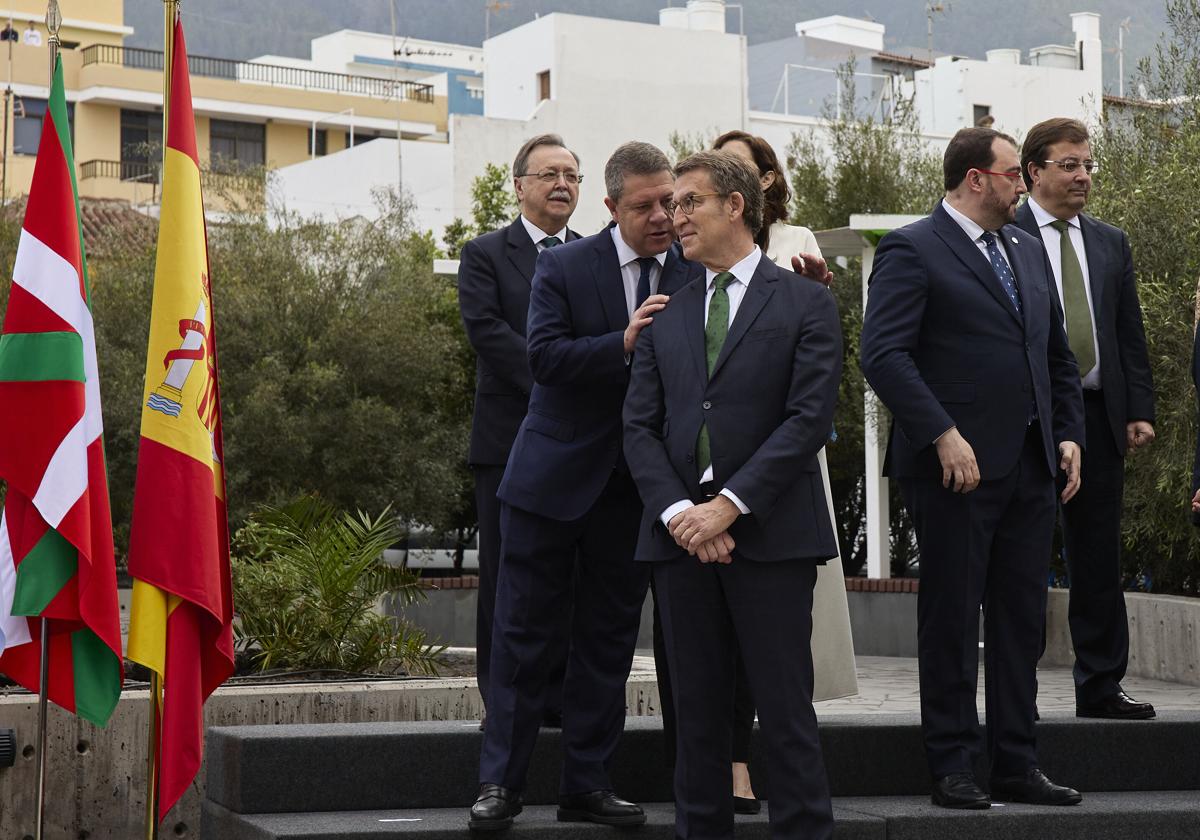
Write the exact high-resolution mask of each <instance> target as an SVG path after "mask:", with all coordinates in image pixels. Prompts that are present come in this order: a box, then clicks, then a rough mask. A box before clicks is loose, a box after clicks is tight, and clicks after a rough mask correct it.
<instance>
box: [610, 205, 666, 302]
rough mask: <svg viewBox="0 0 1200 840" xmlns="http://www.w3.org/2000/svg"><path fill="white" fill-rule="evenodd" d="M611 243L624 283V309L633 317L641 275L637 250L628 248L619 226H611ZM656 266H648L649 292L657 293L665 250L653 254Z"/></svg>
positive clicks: (664, 260) (664, 259)
mask: <svg viewBox="0 0 1200 840" xmlns="http://www.w3.org/2000/svg"><path fill="white" fill-rule="evenodd" d="M612 238H613V244H614V245H616V246H617V262H618V263H620V264H621V280H622V282H624V284H625V309H626V310H627V311H628V312H629V317H630V318H632V317H633V310H634V309H636V308H637V305H636V300H637V285H638V278H639V277H641V276H642V264H641V263H639V262H638V253H637V251H635V250H633V249H632V248H630V247H629V246H628V245H627V244H626V243H625V240H624V239H622V238H621V226H620V225H613V226H612ZM654 259H655V261H656V262H657V263H658V265H657V266H651V267H650V294H652V295H656V294H658V280H659V278H660V277H662V270H663V263H665V262H666V261H667V252H666V251H663V252H662V253H661V254H655V255H654Z"/></svg>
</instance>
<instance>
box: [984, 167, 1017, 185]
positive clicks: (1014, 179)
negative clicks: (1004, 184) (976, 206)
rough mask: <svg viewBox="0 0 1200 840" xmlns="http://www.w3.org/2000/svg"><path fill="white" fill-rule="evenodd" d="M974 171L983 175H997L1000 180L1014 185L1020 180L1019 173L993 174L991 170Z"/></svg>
mask: <svg viewBox="0 0 1200 840" xmlns="http://www.w3.org/2000/svg"><path fill="white" fill-rule="evenodd" d="M975 171H976V172H980V173H982V174H984V175H999V176H1000V177H1001V178H1007V179H1008V180H1010V181H1012V182H1013V183H1016V182H1017V181H1019V180H1021V173H1020V172H993V171H992V170H991V169H976V170H975Z"/></svg>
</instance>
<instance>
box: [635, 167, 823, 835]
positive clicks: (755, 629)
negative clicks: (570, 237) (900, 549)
mask: <svg viewBox="0 0 1200 840" xmlns="http://www.w3.org/2000/svg"><path fill="white" fill-rule="evenodd" d="M675 172H676V175H677V177H678V180H677V181H676V182H675V193H674V199H673V204H672V210H673V218H674V223H675V229H676V232H677V233H678V234H679V237H680V242H681V244H682V247H683V252H684V255H685V256H686V257H687V258H688V259H689V260H694V261H698V262H699V263H701V264H702V265H703V266H704V271H703V273H702V274H701V275H700V276H698V277H696V279H694V280H693V281H692V282H691V283H689V284H688V285H687V286H686V287H684V288H683V289H682V290H681V291H679V292H677V293H676V294H675V295H674V296H673V298H672V301H671V304H670V305H669V306H668V307H667V308H666V309H665V310H664V311H663V312H661V313H659V314H658V316H657V317H655V319H654V323H653V325H651V326H650V327H649V328H647V329H646V330H644V331H643V332H642V335H641V336H640V337H639V340H638V344H637V349H636V352H635V353H634V361H633V374H632V379H631V381H630V385H629V393H628V395H627V396H626V400H625V452H626V456H627V458H628V460H629V466H630V470H631V471H632V472H633V474H634V477H635V479H636V480H637V484H638V489H639V490H640V491H641V495H642V498H643V499H644V500H645V503H646V505H645V507H646V510H645V518H644V520H643V523H642V528H641V534H640V538H639V541H638V553H637V559H638V560H639V561H647V562H646V563H645V565H651V566H653V569H654V571H653V574H654V580H655V587H656V592H657V594H658V602H659V609H660V611H661V613H662V618H663V628H664V630H665V631H666V639H665V641H666V649H667V656H668V659H669V662H670V668H671V677H672V682H673V684H674V686H675V703H676V716H677V725H678V739H677V742H678V743H677V751H676V759H675V810H676V822H675V833H676V836H677V837H680V838H732V836H733V802H732V798H731V797H730V796H729V789H730V786H731V771H730V768H731V759H730V749H731V746H730V745H731V731H732V720H733V708H732V706H733V695H732V692H731V690H730V686H732V684H733V682H734V677H735V665H734V653H735V648H736V650H737V651H738V652H740V654H741V657H742V661H743V662H744V663H745V666H746V670H747V673H748V675H749V678H750V682H751V685H752V686H753V689H754V696H755V697H756V698H759V704H758V706H759V717H760V720H761V721H762V726H763V731H764V734H765V736H766V739H767V743H768V745H769V759H768V760H769V764H770V774H771V796H770V817H771V835H772V837H777V838H791V837H804V838H806V839H807V840H824V839H825V838H828V837H830V836H832V833H833V815H832V808H831V804H830V799H829V785H828V781H827V779H826V776H825V768H824V764H823V761H822V757H821V747H820V742H819V740H818V737H817V720H816V715H815V713H814V712H813V707H812V689H813V670H812V657H811V656H810V651H809V644H808V641H809V637H810V636H811V633H812V615H811V610H812V598H813V585H814V584H815V582H816V574H817V566H818V565H819V564H821V563H824V562H825V561H826V560H828V559H829V558H832V557H836V556H837V544H836V537H835V536H834V534H833V529H832V527H831V526H830V523H829V517H828V515H827V514H826V512H825V503H824V487H823V485H822V482H821V476H820V473H819V472H818V470H817V453H818V451H819V450H820V449H821V447H822V446H823V445H824V443H825V441H826V440H827V438H828V435H829V429H830V426H831V424H832V422H833V412H834V405H835V402H836V399H837V390H838V383H839V380H840V375H841V367H842V343H841V331H840V326H839V322H838V315H837V309H836V307H835V305H834V302H833V298H832V296H831V295H830V293H829V291H828V290H827V289H826V288H825V287H824V286H822V285H818V284H816V283H804V282H794V281H793V280H792V278H793V277H794V276H795V275H794V274H792V272H789V271H785V270H782V269H780V268H778V267H776V266H775V264H774V263H772V262H771V261H770V260H768V259H767V258H766V257H765V256H764V255H763V254H762V252H761V251H760V250H759V249H758V247H757V246H756V245H755V244H754V236H755V234H756V233H757V231H758V230H759V228H760V227H761V225H762V211H763V194H762V188H761V186H760V184H759V177H758V172H757V170H756V169H755V168H753V167H752V166H751V165H749V164H747V163H746V162H745V161H743V160H742V159H741V158H738V157H736V156H734V155H731V154H729V153H728V152H700V153H698V154H695V155H692V156H691V157H689V158H688V159H687V160H685V161H683V162H682V163H680V164H679V165H678V166H677V167H676V170H675Z"/></svg>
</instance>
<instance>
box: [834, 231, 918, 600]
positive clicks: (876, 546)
mask: <svg viewBox="0 0 1200 840" xmlns="http://www.w3.org/2000/svg"><path fill="white" fill-rule="evenodd" d="M920 218H922V217H921V216H903V215H869V214H854V215H852V216H851V217H850V224H848V225H847V226H846V227H840V228H833V229H832V230H822V231H818V232H817V234H816V236H817V244H818V245H820V246H821V254H822V255H823V256H824V257H825V259H827V260H830V261H833V260H834V259H835V258H837V257H861V258H862V295H863V307H864V308H865V307H866V303H867V279H868V278H869V277H870V276H871V267H872V265H873V264H874V262H875V246H876V245H878V244H879V240H880V239H882V238H883V235H884V234H885V233H887V232H888V231H891V230H895V229H896V228H898V227H903V226H904V225H907V224H909V223H910V222H915V221H916V220H917V219H920ZM863 400H864V405H863V448H864V449H865V450H866V452H865V459H864V465H865V468H866V478H867V480H866V496H867V577H871V578H887V577H891V568H892V564H891V545H890V541H891V531H892V529H891V519H890V510H889V504H888V480H887V479H886V478H884V477H883V475H882V473H881V468H882V464H883V447H884V446H885V445H886V443H887V441H886V440H885V439H884V437H883V436H882V435H881V434H880V429H881V426H882V423H881V422H880V419H881V417H882V410H881V408H882V407H881V406H880V404H879V399H878V398H877V397H876V396H875V392H874V391H872V390H871V387H870V386H869V385H868V386H867V388H866V391H865V392H864V395H863Z"/></svg>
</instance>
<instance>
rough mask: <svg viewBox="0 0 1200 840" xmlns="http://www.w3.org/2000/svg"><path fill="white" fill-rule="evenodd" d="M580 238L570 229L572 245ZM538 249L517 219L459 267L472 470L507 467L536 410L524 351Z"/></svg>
mask: <svg viewBox="0 0 1200 840" xmlns="http://www.w3.org/2000/svg"><path fill="white" fill-rule="evenodd" d="M578 238H579V234H577V233H575V231H573V230H570V229H568V230H567V241H568V242H571V241H573V240H575V239H578ZM537 256H538V251H537V245H535V244H534V242H533V240H532V239H530V238H529V233H528V231H526V230H525V226H524V225H523V224H522V223H521V219H520V217H518V218H517V219H516V220H515V221H513V223H512V224H510V225H509V226H508V227H505V228H501V229H500V230H496V231H492V232H491V233H485V234H483V235H482V236H479V237H476V238H475V239H472V240H471V241H470V242H468V243H467V244H466V245H464V246H463V249H462V254H461V255H460V258H459V264H458V306H459V311H460V312H461V314H462V321H463V327H464V328H465V329H466V332H467V340H468V341H469V342H470V343H471V347H472V348H474V350H475V413H474V416H473V417H472V420H471V446H470V450H469V452H468V454H467V461H468V463H470V464H472V465H501V466H502V465H503V464H504V463H505V462H506V461H507V460H508V452H509V450H510V449H512V443H513V438H515V437H516V436H517V427H519V426H520V425H521V420H522V419H523V418H524V417H525V410H526V408H527V407H528V405H529V391H530V389H531V388H532V387H533V377H532V376H530V374H529V362H528V360H527V358H526V355H527V354H526V349H525V319H526V317H527V315H528V313H529V284H530V282H531V281H532V280H533V267H534V263H535V262H537Z"/></svg>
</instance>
